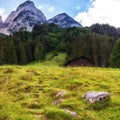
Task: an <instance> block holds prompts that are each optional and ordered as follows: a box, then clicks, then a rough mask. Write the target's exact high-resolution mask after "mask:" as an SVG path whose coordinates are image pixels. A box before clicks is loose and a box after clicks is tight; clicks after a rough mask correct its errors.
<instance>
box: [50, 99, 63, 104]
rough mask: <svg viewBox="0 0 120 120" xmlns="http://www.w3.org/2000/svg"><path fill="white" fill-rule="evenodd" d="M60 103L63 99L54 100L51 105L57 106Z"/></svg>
mask: <svg viewBox="0 0 120 120" xmlns="http://www.w3.org/2000/svg"><path fill="white" fill-rule="evenodd" d="M62 101H63V99H62V98H60V99H58V100H56V101H55V102H53V103H52V104H53V105H59V104H60V103H61V102H62Z"/></svg>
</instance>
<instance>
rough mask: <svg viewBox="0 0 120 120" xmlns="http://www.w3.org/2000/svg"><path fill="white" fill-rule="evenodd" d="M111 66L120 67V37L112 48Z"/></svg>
mask: <svg viewBox="0 0 120 120" xmlns="http://www.w3.org/2000/svg"><path fill="white" fill-rule="evenodd" d="M110 66H111V67H115V68H120V39H119V40H118V41H117V42H116V44H115V46H114V48H113V50H112V53H111V56H110Z"/></svg>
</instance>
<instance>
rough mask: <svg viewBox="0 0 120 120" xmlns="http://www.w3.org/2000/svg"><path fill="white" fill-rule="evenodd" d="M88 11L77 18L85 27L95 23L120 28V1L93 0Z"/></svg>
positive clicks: (79, 14)
mask: <svg viewBox="0 0 120 120" xmlns="http://www.w3.org/2000/svg"><path fill="white" fill-rule="evenodd" d="M91 2H92V5H91V6H90V7H89V8H88V11H84V12H80V13H78V15H77V16H76V17H75V20H77V21H79V22H80V23H81V24H82V25H83V26H90V25H92V24H94V23H108V24H110V25H113V26H115V27H120V15H119V11H120V0H91Z"/></svg>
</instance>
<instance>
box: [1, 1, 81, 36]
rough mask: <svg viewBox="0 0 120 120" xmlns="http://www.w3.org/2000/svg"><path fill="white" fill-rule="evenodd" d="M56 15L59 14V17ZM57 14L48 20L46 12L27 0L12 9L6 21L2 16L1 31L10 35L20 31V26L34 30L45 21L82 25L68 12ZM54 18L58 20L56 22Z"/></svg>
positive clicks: (65, 26)
mask: <svg viewBox="0 0 120 120" xmlns="http://www.w3.org/2000/svg"><path fill="white" fill-rule="evenodd" d="M56 16H58V17H57V18H58V19H57V18H56ZM56 16H54V17H53V18H51V19H49V20H47V19H46V16H45V15H44V13H43V12H42V11H41V10H39V9H38V8H36V6H35V4H34V3H33V2H32V1H30V0H27V1H26V2H24V3H22V4H20V5H19V6H18V7H17V8H16V10H15V11H12V12H11V13H10V14H9V15H8V17H7V18H6V20H5V21H4V23H3V21H2V18H1V17H0V33H4V34H7V35H9V34H11V33H12V32H15V31H19V30H20V28H25V29H26V30H27V31H32V29H33V27H34V25H35V24H43V23H48V24H49V23H54V24H56V25H58V26H60V27H62V28H68V27H73V26H75V27H82V25H81V24H79V23H78V22H77V21H75V20H74V19H73V18H72V17H70V16H69V15H67V14H66V13H61V14H58V15H56ZM54 19H55V20H57V21H58V22H57V23H56V22H54ZM52 20H53V21H52Z"/></svg>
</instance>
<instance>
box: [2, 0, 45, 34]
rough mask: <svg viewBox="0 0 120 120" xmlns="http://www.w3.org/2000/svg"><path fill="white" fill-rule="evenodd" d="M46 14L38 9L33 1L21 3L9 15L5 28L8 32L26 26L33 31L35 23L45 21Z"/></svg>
mask: <svg viewBox="0 0 120 120" xmlns="http://www.w3.org/2000/svg"><path fill="white" fill-rule="evenodd" d="M45 21H46V17H45V15H44V14H43V13H42V11H40V10H39V9H37V8H36V7H35V5H34V3H33V2H32V1H29V0H28V1H26V2H24V3H22V4H20V5H19V6H18V7H17V9H16V10H15V11H13V12H11V14H10V15H9V16H8V17H7V19H6V20H5V23H4V27H5V30H7V31H8V32H14V31H18V30H19V29H20V28H21V27H25V28H26V29H27V31H32V28H33V27H34V25H35V24H38V23H44V22H45Z"/></svg>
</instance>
